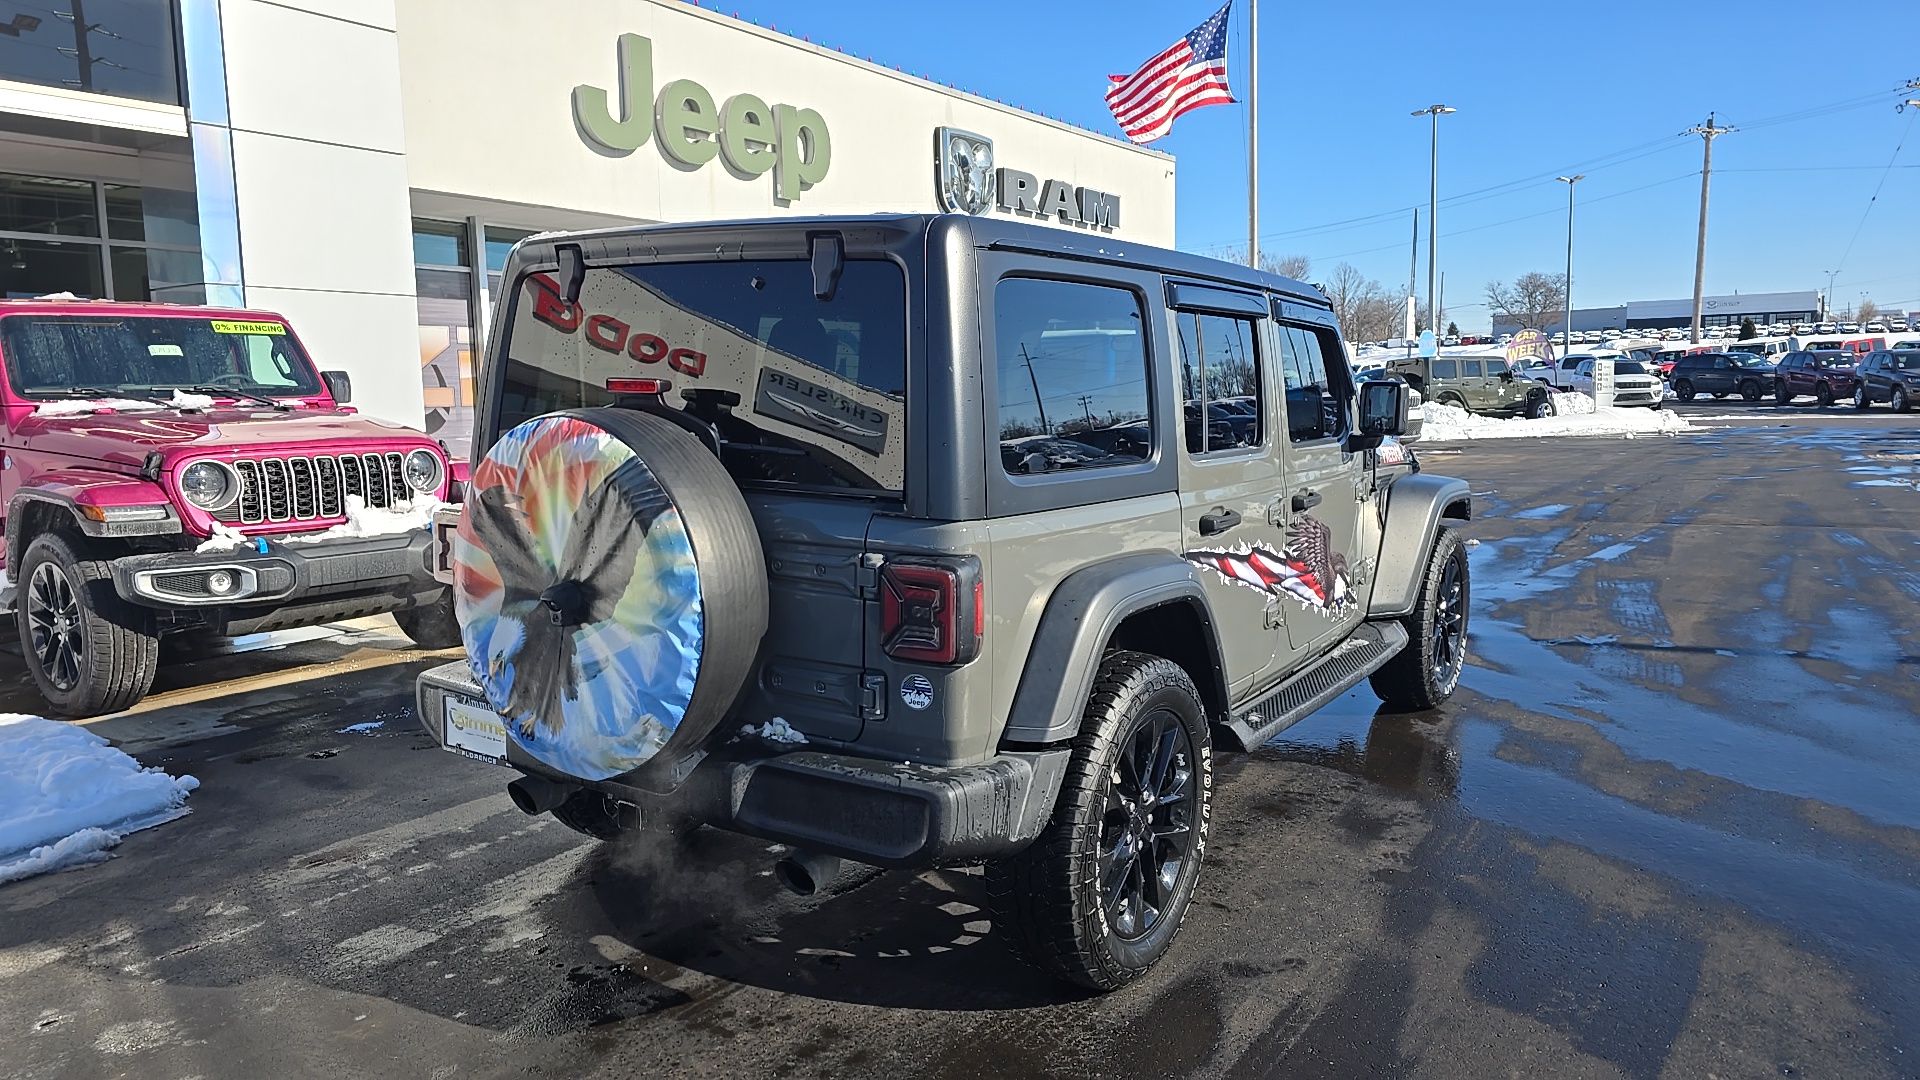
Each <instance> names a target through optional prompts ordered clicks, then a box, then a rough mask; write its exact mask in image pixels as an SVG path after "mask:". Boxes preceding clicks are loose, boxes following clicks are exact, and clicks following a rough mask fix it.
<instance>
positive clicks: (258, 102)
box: [221, 0, 406, 154]
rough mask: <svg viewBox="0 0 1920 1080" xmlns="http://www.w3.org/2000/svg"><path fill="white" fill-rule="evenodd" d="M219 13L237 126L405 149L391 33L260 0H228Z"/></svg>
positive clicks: (396, 49)
mask: <svg viewBox="0 0 1920 1080" xmlns="http://www.w3.org/2000/svg"><path fill="white" fill-rule="evenodd" d="M387 6H389V7H390V6H391V5H390V4H389V5H387ZM221 11H222V21H223V31H224V33H223V37H224V38H225V40H226V56H227V95H228V101H229V102H230V109H231V115H232V123H233V127H234V128H235V129H236V130H246V131H264V132H271V133H273V134H275V135H287V136H291V137H294V138H299V139H314V140H318V141H321V142H330V143H339V144H342V145H345V146H363V147H367V148H369V149H374V150H386V151H390V152H392V153H396V154H398V153H402V152H404V151H405V150H406V130H405V126H404V125H403V123H402V122H401V108H400V49H399V45H398V44H397V42H396V41H395V38H394V34H393V33H392V32H391V31H386V30H377V29H373V28H371V27H367V26H361V25H358V24H356V23H350V22H342V21H340V20H339V19H330V18H326V17H324V16H321V15H315V14H311V13H309V12H305V11H295V10H292V9H290V8H285V7H281V6H280V5H278V4H270V3H262V2H261V0H227V3H225V4H224V5H223V6H222V9H221Z"/></svg>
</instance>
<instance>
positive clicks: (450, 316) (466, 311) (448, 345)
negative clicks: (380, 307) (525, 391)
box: [413, 218, 473, 456]
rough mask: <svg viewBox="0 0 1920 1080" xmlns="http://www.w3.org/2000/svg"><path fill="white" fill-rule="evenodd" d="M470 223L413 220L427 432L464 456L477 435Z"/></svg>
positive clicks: (423, 395)
mask: <svg viewBox="0 0 1920 1080" xmlns="http://www.w3.org/2000/svg"><path fill="white" fill-rule="evenodd" d="M467 232H468V230H467V225H466V223H465V222H460V221H431V220H428V219H425V218H415V219H414V222H413V283H414V290H415V293H416V294H417V296H418V297H419V299H418V301H417V304H418V307H417V311H418V315H419V319H418V323H419V328H420V388H421V397H422V398H423V399H424V402H425V405H426V417H425V420H424V426H425V427H426V430H427V434H429V435H432V436H433V437H434V438H436V439H439V440H440V441H441V442H443V443H445V444H446V445H447V449H448V450H450V451H451V452H452V453H454V454H455V455H456V456H463V455H465V454H466V452H467V448H468V445H469V444H470V443H471V442H472V441H473V280H472V278H473V270H472V269H471V265H472V264H471V260H470V258H469V256H470V255H471V252H472V249H471V247H469V244H468V237H467Z"/></svg>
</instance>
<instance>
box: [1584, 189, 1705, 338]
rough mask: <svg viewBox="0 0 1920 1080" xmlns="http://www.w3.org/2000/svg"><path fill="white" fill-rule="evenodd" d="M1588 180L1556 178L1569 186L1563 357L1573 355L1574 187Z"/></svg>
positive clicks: (1696, 305)
mask: <svg viewBox="0 0 1920 1080" xmlns="http://www.w3.org/2000/svg"><path fill="white" fill-rule="evenodd" d="M1586 178H1587V174H1586V173H1581V174H1579V175H1578V176H1560V177H1555V179H1557V180H1559V181H1560V182H1561V183H1563V184H1565V185H1567V321H1566V324H1565V325H1563V326H1562V327H1561V328H1560V330H1561V332H1562V333H1564V334H1565V335H1566V340H1567V348H1566V351H1565V352H1562V353H1561V354H1560V355H1561V356H1568V355H1571V354H1572V353H1573V185H1575V184H1577V183H1579V182H1580V181H1582V180H1585V179H1586ZM1694 291H1695V292H1696V293H1697V292H1699V289H1698V288H1697V287H1696V288H1695V290H1694ZM1699 306H1700V302H1699V301H1698V300H1697V299H1696V300H1695V301H1694V307H1695V308H1698V307H1699Z"/></svg>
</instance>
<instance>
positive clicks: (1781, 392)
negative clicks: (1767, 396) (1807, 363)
mask: <svg viewBox="0 0 1920 1080" xmlns="http://www.w3.org/2000/svg"><path fill="white" fill-rule="evenodd" d="M1792 400H1793V395H1792V394H1790V393H1788V392H1787V384H1786V380H1784V379H1783V380H1781V381H1780V382H1777V383H1774V384H1773V403H1774V404H1775V405H1785V404H1787V403H1788V402H1791V401H1792Z"/></svg>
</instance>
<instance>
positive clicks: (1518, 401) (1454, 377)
mask: <svg viewBox="0 0 1920 1080" xmlns="http://www.w3.org/2000/svg"><path fill="white" fill-rule="evenodd" d="M1387 370H1388V371H1389V372H1392V373H1393V374H1395V375H1398V376H1399V377H1400V378H1401V379H1403V380H1404V381H1405V382H1406V383H1407V384H1408V385H1410V386H1412V387H1413V388H1414V389H1415V390H1418V391H1420V395H1421V397H1422V398H1424V399H1425V400H1426V402H1427V403H1429V404H1436V405H1451V406H1453V407H1454V408H1456V409H1465V410H1467V411H1468V412H1474V413H1484V414H1486V415H1489V416H1525V417H1527V418H1529V419H1532V418H1535V417H1540V416H1551V415H1552V414H1553V398H1552V397H1551V395H1550V392H1549V391H1548V389H1547V387H1545V386H1543V385H1541V384H1539V383H1536V382H1533V381H1531V380H1528V379H1522V378H1519V377H1518V376H1516V375H1515V374H1514V373H1513V368H1512V365H1511V364H1510V363H1509V362H1508V360H1507V358H1506V357H1504V356H1435V357H1427V358H1422V357H1417V356H1416V357H1413V358H1412V359H1403V360H1394V361H1391V362H1390V363H1388V364H1387Z"/></svg>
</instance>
